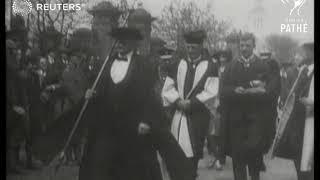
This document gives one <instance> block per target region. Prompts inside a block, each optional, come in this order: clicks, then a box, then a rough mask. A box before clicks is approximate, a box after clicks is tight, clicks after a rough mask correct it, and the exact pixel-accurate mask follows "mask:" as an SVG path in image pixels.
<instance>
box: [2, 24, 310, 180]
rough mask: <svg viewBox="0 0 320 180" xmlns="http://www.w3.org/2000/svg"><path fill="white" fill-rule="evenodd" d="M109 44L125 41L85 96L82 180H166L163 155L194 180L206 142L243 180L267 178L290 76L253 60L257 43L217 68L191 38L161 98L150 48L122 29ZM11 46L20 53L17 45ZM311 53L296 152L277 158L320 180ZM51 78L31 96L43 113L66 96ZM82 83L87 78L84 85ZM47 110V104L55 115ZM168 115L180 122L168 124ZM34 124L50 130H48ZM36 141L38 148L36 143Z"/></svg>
mask: <svg viewBox="0 0 320 180" xmlns="http://www.w3.org/2000/svg"><path fill="white" fill-rule="evenodd" d="M110 35H111V36H112V37H113V38H114V39H117V40H118V44H117V46H116V49H115V52H114V53H112V54H111V56H110V59H109V60H108V62H107V64H106V67H105V69H104V71H103V73H102V76H101V79H100V81H99V83H98V86H97V88H96V89H95V90H92V89H88V90H87V91H86V93H85V98H86V99H91V100H90V103H89V109H88V111H89V112H90V117H89V118H84V119H83V120H84V121H85V122H83V123H84V124H85V126H86V129H87V131H88V132H87V144H86V147H85V150H84V154H83V158H82V161H81V165H80V170H79V179H80V180H87V179H91V180H102V179H114V180H127V179H130V180H144V179H145V180H150V179H151V180H161V179H162V174H161V171H160V166H159V163H158V159H157V152H159V154H160V155H161V157H162V159H163V161H164V162H165V164H166V167H167V169H168V173H169V176H170V179H172V180H195V179H196V178H197V176H198V174H197V170H198V162H199V160H200V159H201V158H202V157H203V148H204V146H205V139H207V141H208V143H209V144H210V143H211V144H215V143H216V144H217V146H218V149H219V150H218V152H214V153H215V154H216V155H217V156H218V160H219V162H221V163H222V164H223V163H224V161H225V156H230V157H231V158H232V162H233V172H234V178H235V180H246V179H247V176H248V175H247V168H248V169H249V176H251V179H252V180H258V179H260V172H261V171H264V170H265V168H266V167H265V165H264V162H263V156H264V154H266V153H267V151H268V150H269V148H270V146H271V143H272V140H273V138H274V135H275V133H276V132H275V129H276V127H275V126H276V123H277V122H276V121H275V120H276V117H277V107H278V97H279V96H280V91H281V76H280V68H279V65H278V64H277V62H276V61H275V60H273V59H271V58H267V59H264V60H262V59H260V57H258V56H257V55H255V54H254V53H253V50H254V48H255V37H254V35H253V34H250V33H245V34H243V35H241V37H240V40H239V41H240V42H239V43H240V54H241V55H240V57H234V58H232V57H230V56H231V55H230V52H223V53H222V54H221V55H219V57H218V61H213V60H212V59H210V57H209V56H208V52H206V51H205V50H204V47H203V42H204V40H205V38H206V33H205V32H204V31H193V32H188V33H186V34H185V35H184V39H185V42H186V50H187V52H186V54H184V56H183V57H182V58H181V59H177V60H175V61H174V63H172V64H170V65H169V66H168V68H167V69H166V73H167V75H166V77H165V80H164V83H163V87H162V88H161V92H160V93H159V92H156V91H155V88H154V87H155V86H156V83H157V82H158V81H159V77H158V73H157V67H155V66H154V65H153V64H151V62H152V61H150V60H149V59H147V58H146V57H143V56H141V55H139V54H138V53H137V46H138V43H139V41H140V40H142V39H143V36H142V35H141V34H140V32H139V31H138V30H136V29H133V28H115V29H113V30H112V31H111V33H110ZM7 45H8V46H10V47H14V45H13V44H12V42H10V41H7ZM10 47H9V49H10ZM304 48H305V52H306V57H307V58H306V61H304V62H303V64H304V65H302V66H301V69H300V71H301V72H303V73H302V74H303V76H302V80H300V81H299V85H298V89H297V93H296V94H297V98H296V100H295V106H294V107H295V108H294V110H293V112H292V115H291V119H290V120H289V124H288V128H287V129H286V130H287V131H286V132H285V136H284V138H283V140H282V141H283V142H282V144H285V145H284V146H285V148H287V147H289V148H290V149H284V150H283V149H282V148H281V147H280V148H279V150H277V156H280V157H285V158H289V159H293V160H294V162H295V165H296V170H297V174H298V179H299V180H305V179H307V180H308V179H312V178H313V177H312V175H313V143H312V141H311V140H312V138H313V131H312V130H313V91H314V90H313V86H314V85H313V82H314V80H313V44H312V43H311V44H306V45H305V46H304ZM50 54H52V53H50ZM52 56H54V55H49V56H48V58H47V61H48V62H49V63H50V62H51V63H52V64H54V62H53V61H52V60H53V59H55V58H52ZM37 59H38V60H39V66H40V67H41V63H42V62H43V61H44V60H43V61H41V59H43V58H39V56H38V55H37ZM226 59H228V60H226ZM231 59H232V60H231ZM11 63H12V62H11ZM16 66H17V64H14V63H13V64H9V65H8V68H7V70H8V72H7V75H8V76H10V77H11V78H13V79H10V81H7V82H8V83H14V84H8V86H7V87H8V88H11V89H8V92H10V93H15V94H18V95H22V94H23V93H25V92H23V93H22V92H20V90H22V89H20V88H17V87H18V86H17V82H21V81H20V80H21V78H20V77H19V76H17V73H16V68H17V67H16ZM74 66H75V67H77V66H79V64H78V65H77V63H75V64H74ZM47 68H48V67H46V66H45V67H44V68H42V69H41V68H40V69H39V72H38V71H37V73H35V77H34V78H32V79H33V80H34V81H32V82H33V84H34V86H32V87H36V89H34V90H31V91H32V92H33V93H34V94H35V96H36V98H33V100H37V102H34V105H37V106H36V107H39V108H44V107H46V108H52V103H53V102H50V103H49V102H47V101H46V99H48V97H47V96H48V94H43V95H41V96H40V91H41V90H43V89H48V91H55V90H56V89H60V88H61V87H66V86H67V85H66V83H60V82H59V81H58V80H56V78H53V79H54V80H52V81H50V83H49V82H48V84H45V85H43V77H48V74H46V73H45V72H47V73H48V72H49V70H47ZM40 70H44V71H45V72H43V71H40ZM8 73H9V74H8ZM45 74H46V75H45ZM54 74H59V73H54ZM60 74H62V73H60ZM63 74H64V75H66V76H67V74H65V73H63ZM95 75H96V73H95ZM14 78H16V79H14ZM81 80H83V78H81V79H79V80H78V81H81ZM48 81H49V80H48ZM83 86H84V87H87V86H86V85H83ZM31 89H32V88H31ZM79 89H80V88H79ZM16 91H19V92H16ZM29 91H30V89H29ZM72 92H76V91H72ZM83 94H84V93H80V92H79V95H78V94H77V95H76V96H77V97H74V100H76V101H77V100H78V101H79V99H81V95H83ZM9 97H15V95H9ZM40 98H41V99H40ZM71 99H72V98H71ZM159 99H162V101H161V102H159ZM20 100H22V101H23V100H24V99H23V98H22V99H18V100H16V99H14V98H13V99H9V101H8V104H7V108H9V109H7V112H10V115H12V116H11V117H9V119H10V120H11V121H10V123H11V124H9V125H11V126H10V127H7V130H10V132H9V131H8V133H7V134H9V137H13V138H15V136H14V135H12V133H13V131H11V130H15V129H14V128H15V127H16V125H15V123H16V121H12V119H16V120H17V121H19V120H18V119H19V118H20V116H18V117H16V116H13V115H16V114H17V113H18V114H24V110H23V109H21V108H19V107H23V106H24V105H21V106H17V105H19V104H21V103H20V102H18V101H20ZM71 101H72V100H71ZM40 102H46V104H47V106H42V104H43V103H40ZM79 102H81V101H79ZM23 103H24V102H22V104H23ZM76 104H77V103H76ZM31 105H32V103H31ZM31 109H33V111H35V110H38V109H37V108H35V107H32V108H31ZM306 110H307V111H308V113H307V112H306ZM12 111H14V112H12ZM30 112H31V114H30V118H31V119H35V120H41V119H42V116H43V119H48V117H51V116H52V114H48V113H46V114H42V116H41V118H39V117H33V116H32V111H30ZM50 112H51V111H50ZM166 112H172V113H171V114H170V113H169V114H170V115H169V117H168V116H167V115H168V114H166ZM212 114H214V115H216V116H217V117H218V116H219V118H217V117H213V115H212ZM306 114H307V115H308V118H306ZM33 115H34V116H37V115H39V114H36V113H35V114H33ZM44 116H46V117H44ZM7 119H8V118H7ZM216 119H219V123H217V122H214V124H215V126H217V127H216V130H217V131H219V133H218V137H214V138H212V136H208V131H209V128H208V127H209V126H210V123H212V121H213V120H214V121H216ZM306 119H307V120H306ZM12 123H13V124H12ZM35 124H37V125H40V126H41V123H38V122H35ZM217 124H219V125H217ZM34 128H35V130H31V131H32V132H33V133H41V132H39V131H45V126H44V127H42V126H41V127H34ZM36 135H37V134H33V135H32V136H36ZM310 139H311V140H310ZM30 141H31V142H29V143H30V145H33V142H32V137H31V139H30ZM9 142H10V144H9V146H12V147H13V148H16V144H14V143H12V144H11V142H14V140H11V139H9ZM304 144H305V145H304ZM310 147H311V148H310ZM213 149H214V148H212V149H211V150H212V151H215V150H213ZM10 150H11V149H10ZM9 152H11V151H9ZM10 155H11V154H10ZM29 157H31V158H32V156H29Z"/></svg>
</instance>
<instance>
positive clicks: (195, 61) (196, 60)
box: [188, 55, 202, 64]
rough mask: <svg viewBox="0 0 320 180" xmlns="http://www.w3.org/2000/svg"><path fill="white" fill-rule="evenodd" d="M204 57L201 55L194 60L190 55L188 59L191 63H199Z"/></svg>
mask: <svg viewBox="0 0 320 180" xmlns="http://www.w3.org/2000/svg"><path fill="white" fill-rule="evenodd" d="M201 58H202V56H201V55H200V56H199V57H198V58H196V59H195V60H194V61H192V60H191V58H190V57H188V61H189V62H190V63H191V64H197V62H199V60H200V59H201Z"/></svg>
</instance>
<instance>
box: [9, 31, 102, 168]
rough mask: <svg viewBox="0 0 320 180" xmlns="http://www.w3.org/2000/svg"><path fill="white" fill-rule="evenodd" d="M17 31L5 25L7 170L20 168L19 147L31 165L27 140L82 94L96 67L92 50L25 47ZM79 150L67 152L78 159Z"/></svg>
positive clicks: (69, 156) (51, 121)
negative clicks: (90, 52) (7, 28)
mask: <svg viewBox="0 0 320 180" xmlns="http://www.w3.org/2000/svg"><path fill="white" fill-rule="evenodd" d="M19 33H20V31H17V30H15V31H9V32H8V33H7V39H6V62H7V68H6V69H7V74H6V77H7V113H8V114H7V115H8V116H7V153H8V156H7V157H8V158H7V160H8V161H7V167H8V170H9V172H11V171H12V172H21V171H20V170H19V169H21V162H22V160H21V157H20V156H19V154H20V151H21V148H23V147H25V152H26V167H27V168H31V169H33V168H35V165H34V164H33V162H32V140H33V139H34V137H37V136H39V135H41V134H43V133H45V132H46V131H47V128H48V127H49V126H50V124H51V123H53V121H54V120H55V119H57V118H58V117H59V115H61V114H62V113H63V112H65V111H67V110H68V109H70V108H72V106H74V105H75V104H77V103H78V102H79V101H80V100H81V96H83V95H84V90H85V89H86V88H88V87H89V85H91V84H92V82H93V80H94V79H93V78H95V76H96V73H97V72H96V67H95V64H94V62H97V60H96V57H95V56H92V55H90V54H87V53H85V52H81V51H79V50H70V49H66V48H59V49H49V50H47V51H40V49H39V48H36V47H28V46H27V47H25V46H23V42H22V41H21V40H20V39H17V38H16V37H17V35H18V34H19ZM76 151H78V150H76ZM72 154H77V153H72ZM78 156H79V155H77V156H76V157H74V155H71V154H70V155H68V158H71V159H79V157H78ZM19 157H20V158H19ZM67 162H68V163H70V160H68V161H67ZM19 166H20V168H18V167H19Z"/></svg>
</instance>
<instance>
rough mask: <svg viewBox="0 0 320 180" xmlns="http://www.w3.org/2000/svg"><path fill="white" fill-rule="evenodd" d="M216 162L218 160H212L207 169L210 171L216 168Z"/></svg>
mask: <svg viewBox="0 0 320 180" xmlns="http://www.w3.org/2000/svg"><path fill="white" fill-rule="evenodd" d="M216 161H217V159H214V160H212V159H211V160H210V161H209V163H208V165H207V168H208V169H212V168H214V166H215V164H216Z"/></svg>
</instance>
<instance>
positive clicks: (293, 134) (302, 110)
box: [275, 69, 312, 162]
mask: <svg viewBox="0 0 320 180" xmlns="http://www.w3.org/2000/svg"><path fill="white" fill-rule="evenodd" d="M296 78H297V75H296V76H295V78H293V79H294V81H295V80H296ZM311 78H312V73H311V74H310V75H308V73H307V69H305V70H304V71H302V74H301V79H300V80H299V81H298V83H297V88H296V90H295V95H296V97H295V102H294V107H293V110H292V112H291V115H290V118H289V120H288V122H287V126H286V127H285V130H284V132H283V135H282V138H281V140H280V142H279V145H278V146H277V147H276V149H275V156H278V157H281V158H286V159H291V160H296V161H297V162H299V161H300V159H301V156H302V146H303V136H304V126H305V120H306V107H305V106H304V105H303V104H302V103H301V102H300V98H301V97H307V95H308V91H309V87H310V83H311Z"/></svg>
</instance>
